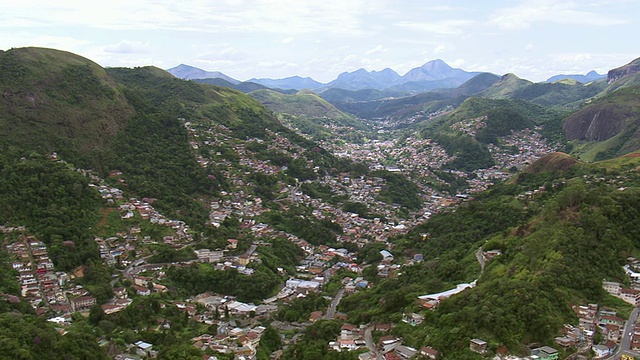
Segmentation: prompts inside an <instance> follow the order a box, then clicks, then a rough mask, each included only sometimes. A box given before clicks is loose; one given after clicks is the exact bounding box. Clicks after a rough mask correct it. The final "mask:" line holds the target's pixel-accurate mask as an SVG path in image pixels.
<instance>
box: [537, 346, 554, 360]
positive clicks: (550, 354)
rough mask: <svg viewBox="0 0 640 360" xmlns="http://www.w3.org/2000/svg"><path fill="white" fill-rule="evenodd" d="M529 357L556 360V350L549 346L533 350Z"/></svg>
mask: <svg viewBox="0 0 640 360" xmlns="http://www.w3.org/2000/svg"><path fill="white" fill-rule="evenodd" d="M531 355H535V356H537V357H538V359H539V360H558V350H556V349H554V348H552V347H549V346H543V347H539V348H537V349H533V350H531Z"/></svg>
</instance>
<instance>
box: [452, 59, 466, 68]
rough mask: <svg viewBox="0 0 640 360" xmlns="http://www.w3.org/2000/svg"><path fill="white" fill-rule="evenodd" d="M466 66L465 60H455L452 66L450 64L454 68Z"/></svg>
mask: <svg viewBox="0 0 640 360" xmlns="http://www.w3.org/2000/svg"><path fill="white" fill-rule="evenodd" d="M464 64H465V61H464V59H455V60H453V61H452V62H451V64H449V65H451V66H453V67H461V66H463V65H464Z"/></svg>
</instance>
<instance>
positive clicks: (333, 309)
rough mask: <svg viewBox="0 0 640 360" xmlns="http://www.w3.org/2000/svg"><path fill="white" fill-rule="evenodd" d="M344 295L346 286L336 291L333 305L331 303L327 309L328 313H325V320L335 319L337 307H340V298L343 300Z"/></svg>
mask: <svg viewBox="0 0 640 360" xmlns="http://www.w3.org/2000/svg"><path fill="white" fill-rule="evenodd" d="M342 295H344V288H340V290H338V292H337V293H336V296H334V297H333V300H332V301H331V305H329V308H328V309H327V313H326V314H324V318H325V320H330V319H333V317H334V315H335V314H336V308H337V307H338V304H339V303H340V300H342Z"/></svg>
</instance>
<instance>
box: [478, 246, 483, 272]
mask: <svg viewBox="0 0 640 360" xmlns="http://www.w3.org/2000/svg"><path fill="white" fill-rule="evenodd" d="M476 259H478V262H479V263H480V274H482V273H483V272H484V254H483V253H482V246H480V248H479V249H478V251H476Z"/></svg>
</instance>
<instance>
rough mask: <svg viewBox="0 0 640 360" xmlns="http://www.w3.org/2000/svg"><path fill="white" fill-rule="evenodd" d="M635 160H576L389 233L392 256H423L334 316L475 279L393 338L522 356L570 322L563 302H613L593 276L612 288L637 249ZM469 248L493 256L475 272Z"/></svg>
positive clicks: (393, 305)
mask: <svg viewBox="0 0 640 360" xmlns="http://www.w3.org/2000/svg"><path fill="white" fill-rule="evenodd" d="M618 163H619V166H615V168H616V170H613V168H614V165H613V164H618ZM622 164H624V165H622ZM638 165H640V163H639V162H638V160H637V159H636V158H624V159H620V160H615V161H609V162H606V163H598V164H594V165H584V164H582V165H576V166H573V167H571V168H570V169H569V170H567V171H561V170H555V171H550V172H531V173H522V174H520V175H519V177H518V178H517V180H516V181H515V182H514V183H512V184H508V185H499V186H495V187H494V188H493V189H492V190H491V191H488V192H486V193H483V194H481V195H480V196H478V197H477V198H476V200H475V201H473V202H471V203H469V204H468V205H467V206H462V207H460V208H458V209H457V210H456V211H455V212H445V213H441V214H438V215H436V216H434V217H433V218H432V219H431V220H429V221H428V222H426V223H425V224H424V225H421V226H418V227H416V228H414V229H413V230H412V231H411V232H410V233H409V234H408V235H406V236H400V237H397V238H396V239H395V240H394V243H395V250H394V251H395V253H405V254H408V255H410V254H414V253H422V254H425V261H424V262H423V263H419V264H417V265H414V266H412V267H409V268H407V269H406V270H403V272H402V275H400V276H398V277H397V278H395V279H390V280H382V281H381V282H380V283H379V284H378V285H377V286H376V287H375V288H373V289H371V290H369V291H365V292H360V293H358V294H355V295H352V296H350V297H348V298H346V299H344V300H343V302H342V303H341V309H342V310H344V311H347V312H348V314H349V316H350V318H352V319H354V320H355V321H356V322H368V321H387V320H389V319H393V318H394V316H396V315H394V314H398V313H406V312H411V311H419V304H418V301H417V297H418V296H419V295H423V294H428V293H435V292H439V291H443V290H446V289H451V288H453V287H455V285H456V284H458V283H461V282H471V281H473V280H475V279H476V278H477V286H476V287H475V288H472V289H468V290H466V291H464V292H463V293H461V294H460V295H457V296H454V297H451V298H450V299H448V300H445V301H444V302H442V304H441V305H440V307H438V308H437V309H436V310H435V311H427V312H424V311H423V312H422V313H423V314H424V315H425V316H426V319H425V321H424V323H423V324H422V325H419V326H416V327H402V328H400V329H398V330H397V333H398V334H400V335H402V336H403V337H404V338H405V342H406V339H410V340H409V341H408V342H409V343H410V345H411V346H414V347H416V348H419V347H421V346H424V345H431V346H434V347H435V348H437V349H440V350H442V352H443V353H444V354H445V356H446V358H452V359H456V358H458V359H464V358H471V353H470V352H469V353H466V352H465V351H460V349H463V348H465V347H466V346H467V344H468V341H469V339H472V338H478V337H479V338H482V339H485V340H488V341H489V344H490V349H491V350H492V351H496V350H497V348H498V347H500V346H506V347H507V348H509V349H510V350H511V351H514V352H516V353H524V354H526V347H525V345H526V344H529V343H546V344H551V343H552V342H553V337H554V336H556V334H557V333H558V332H559V331H560V328H561V327H562V325H563V324H564V323H575V321H576V318H575V314H574V313H573V311H572V309H571V306H572V305H578V304H586V303H599V304H613V303H614V302H612V299H611V298H610V297H609V296H608V295H607V294H606V292H605V291H604V290H603V289H602V286H601V281H602V279H610V280H615V281H623V280H624V278H625V275H624V272H623V269H622V265H624V263H625V260H626V258H627V257H628V256H631V255H635V254H637V252H638V250H640V243H638V241H637V240H638V238H637V230H636V229H635V227H634V226H633V225H632V224H634V223H636V222H637V221H638V220H640V206H639V205H638V204H639V202H638V200H640V177H639V174H638V172H637V170H636V168H637V166H638ZM547 168H552V166H547ZM621 179H624V180H621ZM619 182H624V184H625V187H624V188H623V189H620V186H619V185H617V183H619ZM538 188H542V189H544V190H543V191H542V192H541V194H540V195H539V196H537V197H535V198H526V197H519V196H518V195H521V194H524V193H525V192H526V191H529V190H533V189H538ZM480 247H482V249H484V250H500V251H501V253H502V255H499V256H498V257H496V258H495V259H494V260H492V261H491V262H490V263H489V264H488V265H487V266H486V268H485V270H484V272H482V273H481V272H480V266H479V265H478V262H477V259H476V255H475V253H476V250H477V249H478V248H480ZM427 254H428V255H427ZM615 304H616V305H615V306H622V305H620V304H619V303H615ZM622 307H624V306H622Z"/></svg>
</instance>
